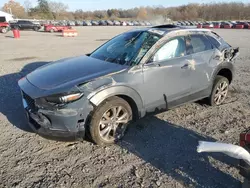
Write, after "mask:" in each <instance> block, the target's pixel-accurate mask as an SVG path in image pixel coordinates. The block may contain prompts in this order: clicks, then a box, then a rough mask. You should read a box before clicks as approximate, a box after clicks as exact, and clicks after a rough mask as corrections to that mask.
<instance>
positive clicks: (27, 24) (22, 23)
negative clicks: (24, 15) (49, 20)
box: [10, 20, 41, 31]
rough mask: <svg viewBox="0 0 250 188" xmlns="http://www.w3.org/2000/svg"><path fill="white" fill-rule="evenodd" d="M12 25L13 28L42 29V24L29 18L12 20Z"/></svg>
mask: <svg viewBox="0 0 250 188" xmlns="http://www.w3.org/2000/svg"><path fill="white" fill-rule="evenodd" d="M10 27H11V28H12V29H20V30H31V29H32V30H34V31H38V30H39V29H41V25H40V24H39V23H38V22H33V21H29V20H18V21H16V22H10Z"/></svg>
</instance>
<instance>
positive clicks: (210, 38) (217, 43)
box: [206, 35, 220, 48]
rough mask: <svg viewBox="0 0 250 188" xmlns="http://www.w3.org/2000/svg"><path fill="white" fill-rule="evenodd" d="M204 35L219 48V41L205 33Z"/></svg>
mask: <svg viewBox="0 0 250 188" xmlns="http://www.w3.org/2000/svg"><path fill="white" fill-rule="evenodd" d="M206 37H207V38H208V39H209V40H210V42H211V43H212V44H213V45H214V46H215V47H216V48H219V47H220V43H219V42H218V41H217V40H216V39H215V38H214V37H211V36H209V35H206Z"/></svg>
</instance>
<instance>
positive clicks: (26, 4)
mask: <svg viewBox="0 0 250 188" xmlns="http://www.w3.org/2000/svg"><path fill="white" fill-rule="evenodd" d="M23 6H24V8H25V11H26V12H27V14H28V16H29V14H30V9H31V8H32V7H33V6H32V3H31V1H30V0H26V1H24V3H23Z"/></svg>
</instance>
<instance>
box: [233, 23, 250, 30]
mask: <svg viewBox="0 0 250 188" xmlns="http://www.w3.org/2000/svg"><path fill="white" fill-rule="evenodd" d="M237 25H241V26H242V27H243V28H244V29H250V23H248V22H237V24H236V26H237Z"/></svg>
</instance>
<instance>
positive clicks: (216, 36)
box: [210, 31, 231, 48]
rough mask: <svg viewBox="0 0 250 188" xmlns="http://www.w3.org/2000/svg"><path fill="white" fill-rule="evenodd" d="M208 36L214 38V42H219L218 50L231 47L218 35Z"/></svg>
mask: <svg viewBox="0 0 250 188" xmlns="http://www.w3.org/2000/svg"><path fill="white" fill-rule="evenodd" d="M210 35H211V36H212V37H214V38H215V39H216V40H218V41H219V42H220V46H219V47H220V48H228V47H231V46H230V45H229V44H228V43H227V42H226V41H225V40H224V39H223V38H222V37H221V36H220V35H218V34H217V33H215V32H213V31H212V32H211V33H210Z"/></svg>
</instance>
